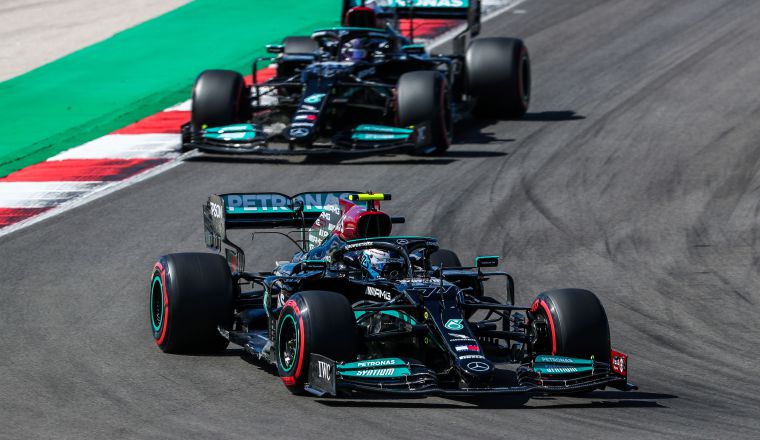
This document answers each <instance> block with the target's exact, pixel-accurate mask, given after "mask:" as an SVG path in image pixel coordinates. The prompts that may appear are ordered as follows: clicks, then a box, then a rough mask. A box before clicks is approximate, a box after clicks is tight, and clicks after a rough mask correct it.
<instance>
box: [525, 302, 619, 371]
mask: <svg viewBox="0 0 760 440" xmlns="http://www.w3.org/2000/svg"><path fill="white" fill-rule="evenodd" d="M531 311H532V312H533V313H537V314H541V315H543V317H544V318H545V319H546V320H547V325H548V330H549V332H548V333H549V334H548V341H545V343H544V344H542V345H543V346H544V347H545V353H543V354H555V355H558V356H569V357H575V358H581V359H589V358H590V357H591V356H594V359H595V360H597V361H601V362H609V361H610V360H609V359H610V328H609V323H608V322H607V314H606V313H605V311H604V307H603V306H602V303H601V302H600V301H599V298H597V296H596V295H594V294H593V293H592V292H590V291H588V290H583V289H557V290H551V291H548V292H543V293H541V294H539V295H538V297H537V298H536V300H535V301H534V302H533V305H532V307H531Z"/></svg>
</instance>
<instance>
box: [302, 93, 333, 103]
mask: <svg viewBox="0 0 760 440" xmlns="http://www.w3.org/2000/svg"><path fill="white" fill-rule="evenodd" d="M325 96H327V95H326V94H324V93H315V94H313V95H309V96H307V97H306V98H304V100H303V102H305V103H307V104H319V103H320V102H322V100H323V99H325Z"/></svg>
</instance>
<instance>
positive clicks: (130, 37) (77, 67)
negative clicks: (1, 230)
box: [0, 0, 340, 176]
mask: <svg viewBox="0 0 760 440" xmlns="http://www.w3.org/2000/svg"><path fill="white" fill-rule="evenodd" d="M339 16H340V2H336V1H334V0H308V1H303V2H292V3H287V7H284V6H283V3H282V2H278V1H272V0H269V1H261V0H195V1H193V2H191V3H189V4H187V5H185V6H183V7H181V8H179V9H176V10H174V11H172V12H169V13H167V14H164V15H162V16H160V17H157V18H155V19H153V20H150V21H148V22H145V23H143V24H141V25H138V26H136V27H134V28H131V29H128V30H126V31H123V32H120V33H118V34H116V35H114V36H113V37H111V38H109V39H107V40H104V41H102V42H100V43H97V44H94V45H92V46H89V47H86V48H84V49H81V50H79V51H77V52H74V53H72V54H70V55H67V56H65V57H63V58H61V59H58V60H56V61H54V62H52V63H50V64H47V65H45V66H42V67H40V68H38V69H35V70H33V71H31V72H28V73H26V74H24V75H21V76H18V77H16V78H13V79H10V80H8V81H5V82H3V83H0V115H2V117H0V133H2V134H1V135H0V176H5V175H7V174H9V173H11V172H13V171H15V170H17V169H20V168H23V167H25V166H28V165H31V164H34V163H37V162H40V161H43V160H45V159H47V158H49V157H51V156H53V155H55V154H57V153H59V152H60V151H63V150H66V149H68V148H71V147H74V146H77V145H80V144H82V143H84V142H87V141H89V140H92V139H95V138H97V137H100V136H103V135H105V134H108V133H110V132H112V131H114V130H116V129H119V128H121V127H123V126H125V125H128V124H130V123H132V122H135V121H137V120H139V119H141V118H143V117H146V116H149V115H151V114H153V113H155V112H158V111H160V110H163V109H164V108H166V107H168V106H171V105H173V104H176V103H177V102H180V101H183V100H185V99H188V98H189V97H190V89H191V87H192V83H193V81H194V80H195V77H196V76H197V75H198V73H200V72H201V71H202V70H204V69H209V68H225V69H235V70H239V71H240V72H241V73H244V74H247V73H250V67H251V62H252V60H253V58H254V57H255V56H259V55H261V54H263V53H264V46H265V45H266V44H268V43H272V42H279V41H280V40H281V39H282V38H283V37H285V36H288V35H308V34H309V33H310V32H311V31H312V30H313V29H314V28H317V27H320V26H328V25H333V24H337V23H338V21H339ZM30 50H31V49H30Z"/></svg>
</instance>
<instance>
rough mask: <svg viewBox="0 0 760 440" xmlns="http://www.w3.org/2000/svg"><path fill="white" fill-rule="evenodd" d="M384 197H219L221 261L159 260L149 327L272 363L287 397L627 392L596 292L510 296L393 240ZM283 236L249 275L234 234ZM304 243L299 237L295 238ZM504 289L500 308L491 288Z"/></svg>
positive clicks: (503, 281)
mask: <svg viewBox="0 0 760 440" xmlns="http://www.w3.org/2000/svg"><path fill="white" fill-rule="evenodd" d="M389 199H390V195H384V194H371V193H358V192H353V191H343V192H311V193H302V194H298V195H296V196H294V197H289V196H286V195H284V194H278V193H252V194H241V193H234V194H223V195H214V196H211V197H210V198H209V199H208V202H207V203H205V204H204V206H203V218H204V229H205V241H206V245H207V246H208V247H209V248H210V249H213V250H215V251H217V252H218V253H180V254H170V255H165V256H162V257H160V258H159V260H158V262H157V263H156V264H155V267H154V268H153V272H152V275H151V278H150V289H149V291H150V300H149V312H150V325H151V329H152V334H153V338H154V339H155V342H156V344H157V345H158V346H159V347H160V348H161V350H163V351H165V352H169V353H215V352H219V351H221V350H224V349H225V348H226V347H227V346H228V344H229V343H230V342H232V343H234V344H236V345H239V346H241V347H242V348H243V350H244V351H245V352H247V353H249V354H250V355H252V356H253V357H255V358H256V359H259V360H260V361H262V362H265V363H269V364H272V365H274V366H276V368H277V371H278V374H279V376H280V378H281V380H282V382H283V384H284V385H285V386H286V387H287V389H289V390H290V391H292V392H294V393H303V392H308V393H311V394H314V395H317V396H325V395H326V396H345V395H349V394H352V393H357V392H370V393H390V394H399V395H401V394H403V395H447V396H465V395H483V394H515V393H522V394H528V395H532V394H565V393H576V392H585V391H590V390H594V389H600V388H604V387H613V388H616V389H620V390H630V389H634V388H635V386H633V385H632V384H630V383H628V381H627V377H628V363H627V359H628V357H627V356H626V355H625V354H623V353H621V352H619V351H616V350H613V349H611V347H610V332H609V326H608V322H607V316H606V314H605V311H604V308H603V307H602V304H601V303H600V301H599V299H598V298H597V297H596V295H594V294H593V293H592V292H590V291H587V290H582V289H558V290H551V291H548V292H544V293H541V294H539V295H538V296H537V297H536V298H535V300H534V301H533V302H532V303H531V304H530V305H518V304H516V303H515V292H514V281H513V279H512V277H511V276H510V275H509V274H507V273H505V272H501V271H496V270H494V268H495V267H496V266H497V265H498V263H499V258H498V257H496V256H482V257H477V258H476V259H475V264H474V266H472V267H462V264H461V262H460V261H459V258H458V257H457V255H456V254H455V253H453V252H452V251H448V250H445V249H441V248H440V247H439V243H438V240H436V239H435V238H432V237H419V236H399V235H391V230H392V225H393V224H396V223H403V222H404V218H402V217H391V216H389V215H388V214H386V213H385V212H382V211H380V209H379V202H380V201H381V200H389ZM271 228H280V229H281V228H290V229H295V231H294V232H293V233H285V232H279V231H277V230H274V231H268V232H269V233H279V234H281V235H283V236H284V237H287V238H288V239H289V240H290V241H291V243H292V244H293V245H294V246H296V247H297V248H298V251H297V252H296V253H295V255H294V256H293V258H292V259H291V260H289V261H282V262H278V263H277V264H276V265H275V267H274V269H273V270H271V271H265V272H249V271H246V270H245V258H244V253H243V250H242V249H241V248H240V247H239V246H237V245H235V244H234V243H232V242H231V241H230V240H229V238H228V237H227V231H228V230H231V229H259V230H261V229H271ZM293 234H295V237H294V236H293ZM489 283H496V285H497V286H501V287H500V289H501V295H500V296H503V297H504V298H506V301H504V302H502V301H499V300H498V299H496V298H494V297H492V296H489V295H487V294H486V292H487V289H486V285H487V284H489Z"/></svg>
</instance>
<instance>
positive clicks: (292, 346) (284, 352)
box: [275, 290, 357, 394]
mask: <svg viewBox="0 0 760 440" xmlns="http://www.w3.org/2000/svg"><path fill="white" fill-rule="evenodd" d="M276 332H277V333H276V336H275V348H276V356H277V358H276V364H277V372H278V374H279V376H280V379H282V382H283V383H284V384H285V386H286V387H287V388H288V390H290V391H291V392H292V393H294V394H301V393H302V392H303V388H304V384H305V383H306V380H307V378H308V376H309V371H308V370H309V360H310V356H311V354H312V353H316V354H321V355H323V356H326V357H328V358H330V359H332V360H335V361H353V360H355V359H356V344H357V334H356V320H355V318H354V313H353V310H352V309H351V305H350V304H349V302H348V299H346V297H345V296H343V295H341V294H339V293H335V292H327V291H316V290H312V291H304V292H299V293H296V294H294V295H292V296H291V297H290V298H288V300H287V301H286V302H285V305H284V306H283V308H282V311H281V312H280V317H279V318H278V320H277V327H276Z"/></svg>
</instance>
